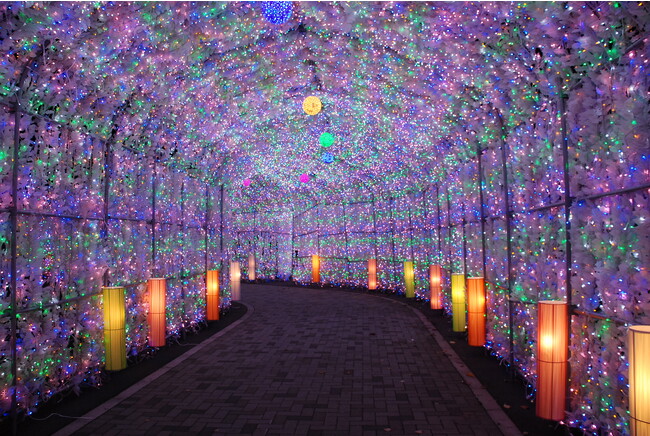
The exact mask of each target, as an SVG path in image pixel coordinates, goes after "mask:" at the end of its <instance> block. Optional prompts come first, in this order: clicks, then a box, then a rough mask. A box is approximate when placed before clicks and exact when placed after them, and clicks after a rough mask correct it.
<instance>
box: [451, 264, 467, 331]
mask: <svg viewBox="0 0 650 436" xmlns="http://www.w3.org/2000/svg"><path fill="white" fill-rule="evenodd" d="M451 311H452V330H453V331H455V332H464V331H465V274H452V275H451Z"/></svg>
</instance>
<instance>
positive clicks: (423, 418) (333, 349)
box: [77, 285, 501, 436]
mask: <svg viewBox="0 0 650 436" xmlns="http://www.w3.org/2000/svg"><path fill="white" fill-rule="evenodd" d="M242 296H243V298H242V299H243V301H244V302H245V303H247V304H250V305H252V306H253V307H254V313H253V314H252V316H251V317H250V318H249V319H248V320H246V321H244V322H243V323H242V324H240V325H239V326H238V327H237V328H236V329H234V330H232V331H230V332H229V333H227V334H226V335H224V336H222V337H221V338H219V339H218V340H217V341H215V342H213V343H212V344H210V345H208V346H206V347H204V348H203V349H202V350H201V351H200V352H198V353H196V354H195V355H193V356H192V357H191V358H190V359H187V360H186V361H184V362H183V363H182V364H181V365H179V366H177V367H175V368H173V369H171V370H170V371H168V372H167V373H166V374H164V375H163V376H161V377H160V378H158V379H157V380H155V381H154V382H153V383H150V384H149V385H147V386H146V387H144V388H143V389H141V390H140V391H139V392H137V393H136V394H134V395H133V396H131V397H130V398H128V399H127V400H125V401H123V402H121V403H120V404H118V405H117V406H115V407H113V408H112V409H111V410H109V411H108V412H106V413H104V414H103V415H101V416H100V417H99V418H97V419H96V420H95V421H93V422H90V423H88V424H87V425H86V426H85V427H84V428H82V429H81V430H80V431H79V432H77V434H79V435H86V434H93V435H109V434H120V435H129V434H134V435H137V434H157V435H159V434H165V433H167V434H202V435H212V434H215V435H219V434H252V435H291V434H300V435H314V436H317V435H328V436H329V435H350V434H359V435H362V434H374V435H382V434H383V435H398V434H435V435H445V434H447V435H458V434H468V435H473V434H489V435H499V434H501V433H500V431H499V429H498V427H497V426H496V425H495V424H494V422H493V421H492V420H491V418H490V417H489V416H488V414H487V413H486V412H485V410H484V409H483V408H482V406H481V405H480V403H479V402H478V400H477V399H476V398H475V396H474V395H473V393H472V392H471V390H470V389H469V388H468V387H467V386H466V385H465V384H464V383H463V381H462V378H461V376H460V375H459V374H458V373H457V372H456V371H455V369H454V368H453V366H452V365H451V363H450V362H449V359H448V358H447V356H446V355H445V354H444V353H443V352H442V350H441V349H440V348H439V347H438V346H437V344H436V343H435V341H434V340H433V338H432V337H431V336H430V335H429V334H428V333H427V332H426V330H425V329H424V328H423V327H422V324H421V321H420V320H419V319H418V318H417V317H416V316H415V314H413V312H412V311H411V310H410V309H409V308H406V307H403V306H401V305H398V304H395V303H394V302H392V301H390V300H386V299H382V298H377V297H372V296H369V295H362V294H352V293H346V292H338V291H333V290H321V289H308V288H294V287H278V286H263V285H242ZM147 420H148V421H147ZM116 423H119V426H118V425H116ZM388 430H390V431H388Z"/></svg>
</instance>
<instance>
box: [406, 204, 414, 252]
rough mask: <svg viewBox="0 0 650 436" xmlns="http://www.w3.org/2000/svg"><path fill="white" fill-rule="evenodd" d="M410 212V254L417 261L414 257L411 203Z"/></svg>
mask: <svg viewBox="0 0 650 436" xmlns="http://www.w3.org/2000/svg"><path fill="white" fill-rule="evenodd" d="M408 213H409V245H410V248H411V249H410V254H411V260H412V261H415V259H413V219H412V218H411V206H410V205H409V208H408Z"/></svg>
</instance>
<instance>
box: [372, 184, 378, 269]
mask: <svg viewBox="0 0 650 436" xmlns="http://www.w3.org/2000/svg"><path fill="white" fill-rule="evenodd" d="M372 231H373V233H374V234H375V246H374V254H375V256H374V258H375V259H377V243H378V241H377V217H376V215H375V196H374V195H373V196H372ZM377 260H379V259H377Z"/></svg>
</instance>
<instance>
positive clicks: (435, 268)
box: [429, 265, 442, 310]
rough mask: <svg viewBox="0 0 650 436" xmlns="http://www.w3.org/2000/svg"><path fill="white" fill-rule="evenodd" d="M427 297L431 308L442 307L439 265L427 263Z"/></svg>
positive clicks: (440, 268) (440, 269)
mask: <svg viewBox="0 0 650 436" xmlns="http://www.w3.org/2000/svg"><path fill="white" fill-rule="evenodd" d="M429 298H430V299H431V308H432V309H434V310H438V309H442V301H441V300H442V267H441V266H440V265H429Z"/></svg>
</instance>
